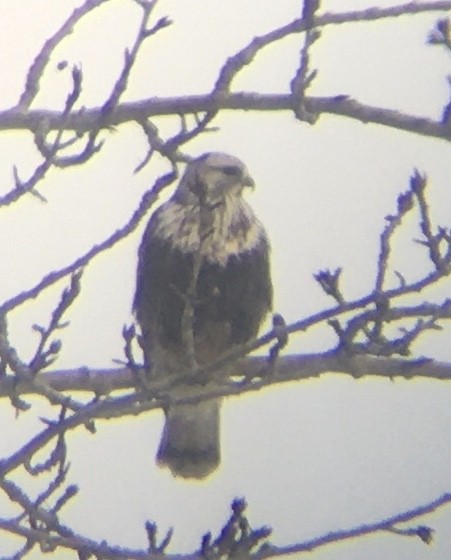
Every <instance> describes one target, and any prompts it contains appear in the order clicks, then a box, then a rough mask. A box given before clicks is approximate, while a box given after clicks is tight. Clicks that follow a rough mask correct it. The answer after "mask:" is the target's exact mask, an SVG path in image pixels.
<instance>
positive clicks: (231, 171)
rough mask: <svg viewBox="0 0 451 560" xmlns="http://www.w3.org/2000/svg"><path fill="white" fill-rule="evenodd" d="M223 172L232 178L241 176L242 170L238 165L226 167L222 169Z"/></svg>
mask: <svg viewBox="0 0 451 560" xmlns="http://www.w3.org/2000/svg"><path fill="white" fill-rule="evenodd" d="M222 171H223V173H225V174H226V175H230V176H233V175H240V174H241V170H240V168H239V167H237V166H236V165H225V166H224V167H222Z"/></svg>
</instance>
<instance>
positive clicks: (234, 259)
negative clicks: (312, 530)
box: [134, 152, 272, 479]
mask: <svg viewBox="0 0 451 560" xmlns="http://www.w3.org/2000/svg"><path fill="white" fill-rule="evenodd" d="M246 187H254V181H253V180H252V178H251V176H250V175H249V172H248V170H247V168H246V166H245V165H244V163H243V162H242V161H241V160H239V159H238V158H236V157H234V156H231V155H228V154H224V153H217V152H212V153H206V154H204V155H202V156H200V157H198V158H197V159H195V160H192V161H191V162H190V163H188V165H187V166H186V170H185V173H184V175H183V176H182V178H181V180H180V183H179V185H178V187H177V188H176V190H175V192H174V194H173V196H172V198H171V199H170V200H168V201H167V202H166V203H164V204H163V205H162V206H161V207H160V208H159V209H158V210H157V211H156V212H155V213H154V214H153V215H152V217H151V219H150V221H149V223H148V225H147V227H146V230H145V232H144V236H143V239H142V242H141V245H140V248H139V255H138V270H137V283H136V292H135V298H134V311H135V314H136V318H137V320H138V323H139V324H140V327H141V345H142V347H143V350H144V355H145V362H146V367H147V369H148V370H149V373H150V375H151V376H152V377H161V376H164V375H175V376H177V375H179V376H181V377H182V376H183V375H186V374H188V373H189V363H188V360H187V347H186V343H184V340H185V339H184V334H183V332H182V331H183V329H182V323H183V324H186V323H184V318H185V319H186V316H187V315H186V313H187V311H186V309H187V306H188V307H189V310H190V311H191V313H190V314H188V316H189V317H190V325H189V327H190V329H192V330H190V333H192V339H191V340H192V342H193V343H192V345H191V346H192V350H194V355H195V361H196V363H197V364H198V365H200V366H202V365H206V364H208V363H210V362H212V361H214V360H215V359H217V358H218V357H219V356H220V355H221V354H222V353H224V352H226V351H228V350H230V349H232V348H233V347H234V346H236V345H239V344H243V343H246V342H248V341H249V340H251V339H252V338H254V337H255V336H256V335H257V332H258V329H259V327H260V325H261V323H262V321H263V319H264V317H265V315H266V314H267V313H268V311H269V310H270V309H271V306H272V284H271V279H270V267H269V243H268V238H267V236H266V233H265V230H264V228H263V226H262V224H261V223H260V221H259V220H258V219H257V218H256V216H255V214H254V212H253V211H252V209H251V207H250V206H249V205H248V203H247V202H246V201H245V199H244V198H243V196H242V195H243V191H244V189H245V188H246ZM193 288H194V290H193ZM191 354H192V352H191ZM186 390H187V391H189V388H188V387H187V389H186ZM219 408H220V401H219V400H208V401H204V402H201V403H199V404H195V405H186V404H183V405H180V404H173V405H172V404H170V405H169V406H167V408H166V410H165V425H164V428H163V434H162V437H161V441H160V445H159V449H158V452H157V462H158V464H159V465H160V466H167V467H169V469H170V470H171V471H172V473H173V474H174V475H175V476H182V477H184V478H198V479H200V478H204V477H206V476H207V475H208V474H210V473H211V472H212V471H213V470H214V469H215V468H216V467H217V466H218V464H219V462H220V447H219Z"/></svg>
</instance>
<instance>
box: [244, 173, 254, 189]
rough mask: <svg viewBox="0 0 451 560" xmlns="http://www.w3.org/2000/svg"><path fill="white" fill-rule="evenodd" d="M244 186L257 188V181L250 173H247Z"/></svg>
mask: <svg viewBox="0 0 451 560" xmlns="http://www.w3.org/2000/svg"><path fill="white" fill-rule="evenodd" d="M242 185H243V187H250V188H251V189H252V190H253V189H254V188H255V181H254V179H252V177H251V176H250V175H245V176H244V177H243V181H242Z"/></svg>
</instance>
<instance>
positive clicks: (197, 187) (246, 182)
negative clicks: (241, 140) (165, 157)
mask: <svg viewBox="0 0 451 560" xmlns="http://www.w3.org/2000/svg"><path fill="white" fill-rule="evenodd" d="M254 185H255V183H254V181H253V179H252V177H251V176H250V175H249V172H248V170H247V168H246V166H245V165H244V163H243V162H242V161H241V160H240V159H238V158H237V157H234V156H231V155H229V154H223V153H221V152H209V153H206V154H203V155H202V156H200V157H198V158H197V159H195V160H193V161H191V162H190V163H188V165H187V167H186V170H185V173H184V175H183V177H182V179H181V181H180V184H179V186H178V188H177V191H176V193H175V197H176V199H177V201H178V202H181V203H183V204H198V203H200V202H202V201H204V202H205V203H207V204H217V203H221V202H222V201H224V200H225V199H226V198H228V197H233V196H236V197H238V196H241V193H242V191H243V189H244V187H254Z"/></svg>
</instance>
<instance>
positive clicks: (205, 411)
mask: <svg viewBox="0 0 451 560" xmlns="http://www.w3.org/2000/svg"><path fill="white" fill-rule="evenodd" d="M219 407H220V401H217V400H216V401H205V402H202V403H199V404H196V405H175V406H171V407H169V408H168V410H167V411H166V421H165V425H164V429H163V434H162V437H161V441H160V446H159V448H158V452H157V462H158V464H159V465H160V466H167V467H168V468H169V469H170V470H171V472H172V474H174V475H175V476H181V477H183V478H198V479H200V478H205V477H206V476H208V475H209V474H210V473H211V472H212V471H213V470H214V469H215V468H216V467H217V466H218V465H219V462H220V447H219V417H220V416H219Z"/></svg>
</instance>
